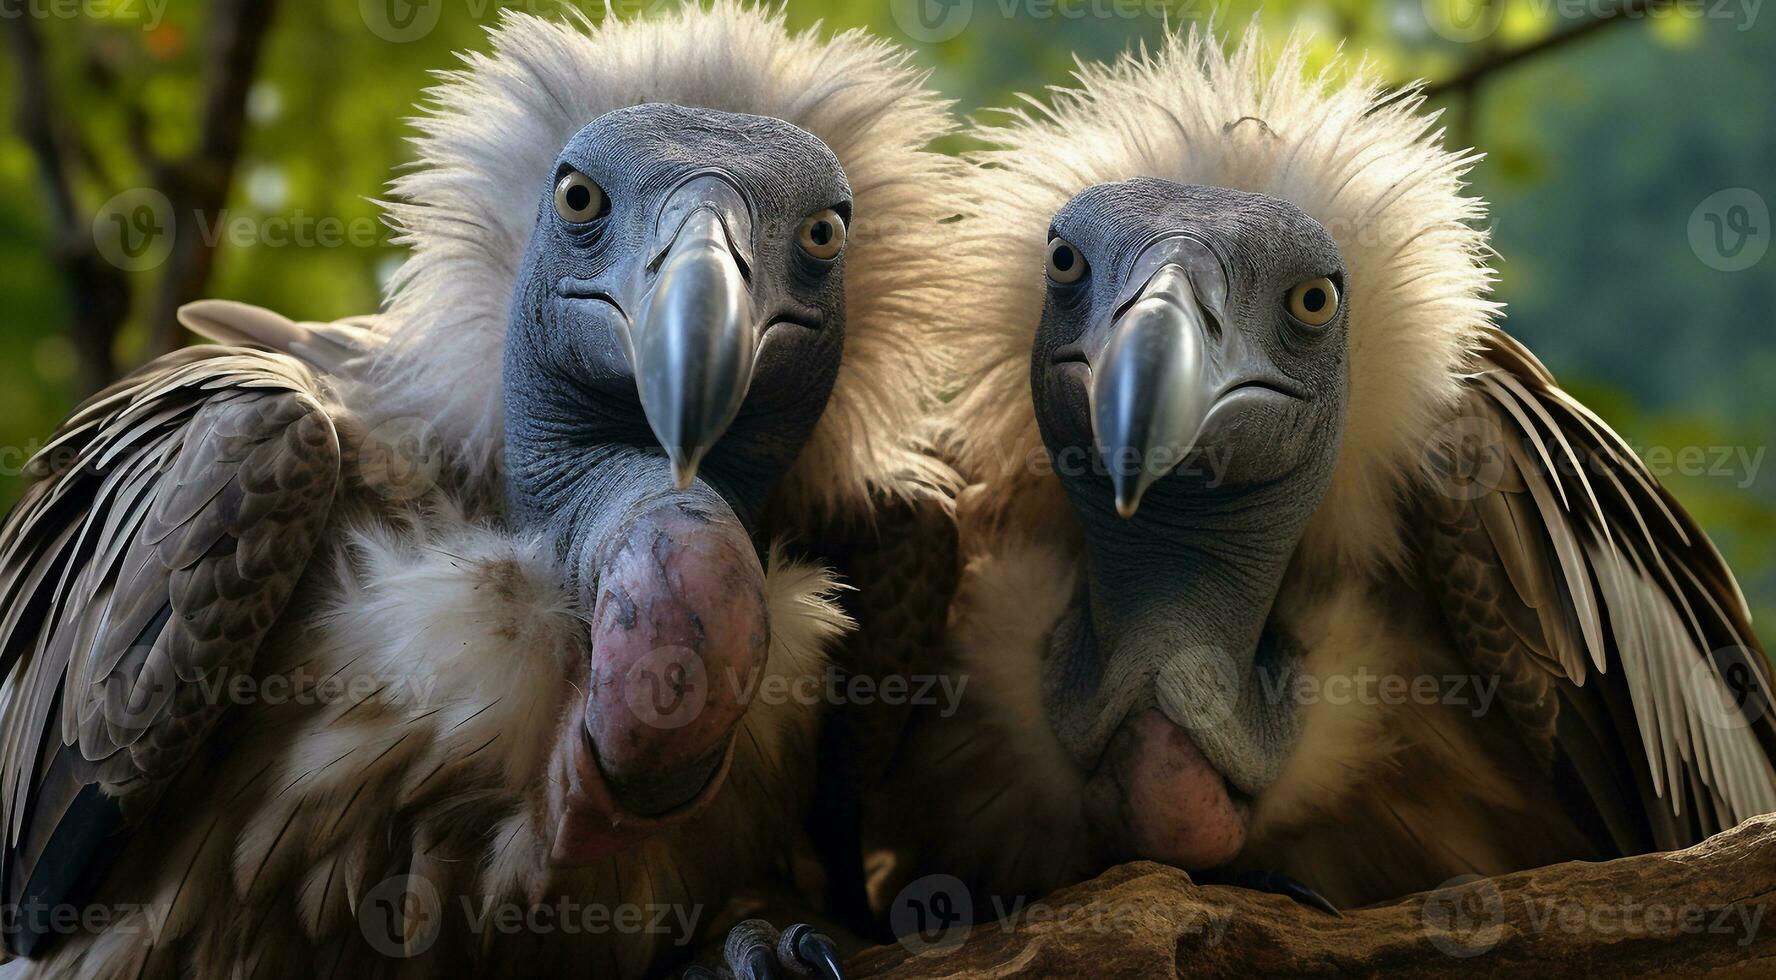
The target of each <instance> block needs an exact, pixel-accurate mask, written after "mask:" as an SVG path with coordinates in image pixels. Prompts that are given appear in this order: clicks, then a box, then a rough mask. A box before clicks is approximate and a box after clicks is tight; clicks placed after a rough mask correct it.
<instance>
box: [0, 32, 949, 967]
mask: <svg viewBox="0 0 1776 980" xmlns="http://www.w3.org/2000/svg"><path fill="white" fill-rule="evenodd" d="M417 126H418V129H419V135H418V136H417V138H416V140H415V146H416V155H417V159H416V161H415V163H414V165H413V166H412V167H411V168H410V169H408V170H406V171H405V172H403V173H402V174H401V175H399V176H398V177H397V178H396V179H395V180H394V181H393V183H392V184H391V194H390V196H391V198H392V200H391V201H390V202H389V203H388V204H387V214H388V219H389V221H390V223H391V224H392V225H393V226H394V227H395V228H396V229H397V230H398V233H399V240H400V241H401V242H402V243H403V244H405V245H406V246H407V247H408V249H409V255H408V257H407V259H406V261H405V263H404V264H403V265H402V266H401V268H400V270H399V272H398V274H397V275H396V276H395V278H394V281H393V282H392V284H391V286H390V295H389V298H388V300H387V302H386V303H385V305H384V308H383V311H382V312H380V313H378V314H375V315H372V316H368V317H363V318H358V319H355V320H350V321H342V322H338V323H296V322H293V321H291V320H289V319H286V318H284V317H282V316H280V315H277V314H275V313H272V312H269V311H265V310H260V309H256V308H253V307H249V306H244V305H241V304H234V303H227V302H223V301H206V302H202V303H198V304H194V305H192V306H190V307H188V308H187V309H186V310H185V311H184V319H185V322H186V323H187V325H189V326H190V327H192V328H193V329H195V330H197V331H199V332H200V333H203V334H205V335H207V336H209V337H210V338H212V339H215V340H218V341H220V343H218V344H211V345H199V346H194V347H189V348H186V349H184V350H181V351H178V352H176V353H173V354H170V355H167V356H165V357H162V358H161V359H159V360H157V361H154V362H152V363H151V364H149V365H148V366H146V367H144V368H142V369H141V370H139V371H137V372H135V373H134V374H132V375H130V376H129V377H127V378H125V379H123V380H122V381H120V382H118V383H117V384H115V385H113V386H111V387H110V388H108V389H106V390H104V391H102V392H100V393H99V394H97V395H95V396H94V397H92V398H91V399H90V400H88V401H87V402H86V403H85V404H83V405H82V406H81V407H79V408H78V409H77V410H76V411H75V412H74V414H73V415H72V417H70V418H69V419H68V420H67V421H66V422H65V423H64V424H63V425H62V426H61V428H60V430H59V431H58V432H57V434H56V435H55V436H54V438H53V440H52V441H51V442H50V443H49V445H48V447H47V448H46V449H45V450H44V451H43V453H42V454H41V455H40V456H39V457H37V459H36V462H35V463H34V475H35V476H36V477H37V481H36V482H35V483H34V484H33V485H32V486H31V487H30V488H29V489H28V490H27V491H26V493H25V496H24V497H23V499H22V500H21V501H20V502H19V504H18V505H17V506H16V508H15V509H14V510H13V511H12V512H11V515H10V516H9V518H8V519H7V521H6V523H5V525H4V529H3V530H0V653H3V657H4V660H3V662H0V670H3V675H4V678H5V680H4V691H3V692H0V767H3V768H0V781H3V789H4V794H3V806H0V812H3V815H4V827H5V846H4V849H3V851H0V862H3V863H0V879H3V881H4V888H5V899H4V900H5V902H6V903H7V907H8V908H9V909H18V910H20V912H21V914H20V915H19V916H16V917H13V918H9V919H8V921H7V923H6V925H7V930H6V933H5V937H4V938H5V944H6V948H7V950H8V952H9V953H10V954H11V955H12V956H14V957H17V958H15V959H14V960H13V962H12V965H11V967H10V969H12V970H13V971H15V972H18V973H21V974H24V975H42V976H82V977H182V976H200V977H220V976H238V977H245V976H253V975H262V974H265V975H303V976H322V975H328V976H331V975H339V976H380V975H390V974H400V975H402V976H410V975H417V976H431V975H458V974H459V973H461V972H467V971H473V972H479V973H485V974H488V975H502V976H505V975H511V976H533V975H546V974H547V973H550V972H562V971H568V970H571V971H572V972H574V973H577V974H580V975H585V974H587V973H590V974H591V975H596V976H600V977H610V978H623V977H639V976H644V975H652V974H655V973H657V972H659V971H661V970H663V969H667V968H670V967H671V966H672V965H673V964H675V963H676V962H678V961H680V960H683V959H685V958H687V957H688V955H689V953H690V952H691V946H692V944H693V943H694V942H699V941H701V940H703V939H705V938H709V937H711V936H712V935H718V932H717V930H718V929H719V926H718V925H717V923H716V921H715V920H716V917H717V915H718V914H720V913H721V910H722V909H723V906H724V903H725V902H726V901H727V900H728V899H729V898H730V897H731V896H732V895H733V894H734V893H735V890H736V889H738V888H742V887H745V886H747V885H748V884H749V883H752V882H755V881H757V880H760V879H769V878H772V877H773V876H778V875H781V874H783V873H785V872H786V870H793V864H792V861H791V859H790V856H791V855H793V854H795V853H797V848H800V847H805V843H806V842H805V840H802V838H803V836H804V824H803V820H804V814H805V813H806V811H807V809H808V807H809V805H810V797H811V795H812V793H813V791H814V785H815V778H814V777H815V772H814V765H815V759H816V755H817V745H816V739H817V737H818V736H817V725H818V721H819V718H818V714H819V707H818V705H817V704H816V703H814V702H811V701H809V700H808V699H805V698H794V697H785V696H782V695H781V694H778V695H773V694H772V692H773V690H774V689H779V690H780V689H781V688H782V687H783V685H784V684H786V683H790V682H795V683H800V682H802V681H807V680H815V681H818V680H819V679H820V678H821V677H822V675H823V674H824V672H825V671H826V670H827V669H828V665H829V661H830V659H831V658H833V657H838V656H842V655H843V652H844V647H843V646H842V641H843V637H844V634H845V633H846V632H847V630H849V629H850V628H851V625H852V620H851V618H850V616H849V614H848V613H847V611H846V609H845V608H844V607H842V606H841V605H840V604H839V597H838V593H839V591H840V590H841V589H842V588H846V587H853V586H862V592H864V593H867V592H868V591H869V589H868V586H867V583H863V582H853V583H851V584H850V585H849V586H842V585H841V583H840V579H839V577H838V572H837V571H836V570H835V569H834V568H832V567H829V566H828V565H827V564H825V563H823V562H822V561H820V560H819V556H817V555H813V554H812V553H811V551H810V550H809V549H808V548H807V546H806V544H805V543H806V542H808V541H812V540H816V539H820V540H831V541H840V543H841V544H842V543H843V540H842V537H843V535H842V530H843V529H845V528H859V527H867V526H870V515H871V514H872V512H873V511H875V510H876V509H877V508H887V507H890V506H897V507H901V508H903V509H906V510H908V511H909V512H912V513H919V512H921V511H920V507H919V505H918V503H917V502H919V501H928V500H930V499H931V498H932V497H933V496H934V495H935V494H937V492H938V490H939V489H940V488H941V487H942V486H944V485H945V481H946V479H947V476H946V471H945V470H944V469H943V467H942V466H941V464H939V463H937V462H936V461H935V460H934V459H933V458H932V457H931V456H930V455H929V454H928V453H926V452H923V451H921V450H920V449H919V447H918V446H917V445H916V444H915V443H914V442H913V441H912V438H911V437H912V434H913V433H915V432H916V431H917V430H918V426H917V422H918V420H919V419H920V418H921V417H922V416H923V414H924V413H925V412H926V410H927V407H928V405H929V404H930V398H931V396H930V393H929V388H928V381H929V380H930V379H932V378H935V377H936V376H937V375H936V373H935V372H934V370H933V364H934V361H933V360H932V358H933V357H934V356H935V352H936V350H937V347H936V345H934V344H932V343H930V342H928V341H927V340H926V338H925V333H926V331H927V330H928V328H929V323H930V320H929V318H927V317H925V316H923V315H922V311H926V310H930V309H933V308H936V307H937V306H939V305H941V303H942V302H944V301H946V299H947V297H948V296H949V295H950V294H951V293H952V292H953V291H954V290H953V288H951V287H950V286H947V285H946V284H947V283H951V282H953V278H952V276H951V274H950V272H949V268H948V266H947V264H946V263H945V261H944V255H943V250H942V249H941V248H939V247H937V246H936V245H935V244H934V243H935V242H936V241H938V240H940V236H941V235H942V234H943V232H942V229H941V228H940V223H941V222H943V221H944V219H946V218H948V217H949V216H951V215H953V214H954V213H956V210H957V205H956V204H955V203H954V202H951V201H948V200H947V199H946V197H945V195H946V193H949V191H947V190H946V188H949V187H951V186H953V184H954V181H953V176H954V174H955V172H956V170H957V169H958V167H959V164H958V163H957V162H955V161H954V160H953V159H952V158H949V157H946V156H944V155H942V154H939V153H937V152H934V151H932V150H930V149H929V147H928V145H929V144H930V143H931V141H932V140H934V139H937V138H939V137H943V136H945V135H947V134H949V133H951V132H952V131H953V130H954V129H955V128H957V127H956V124H955V123H954V122H953V121H952V118H951V116H950V115H949V111H948V103H947V102H946V101H944V100H943V99H941V98H939V97H938V96H937V95H936V94H935V93H933V92H932V91H931V90H929V89H928V88H927V87H926V85H925V82H924V76H923V75H922V74H921V73H920V72H919V71H918V70H917V69H916V68H915V67H913V66H912V65H910V64H909V61H908V56H907V54H906V53H905V52H904V51H901V50H899V49H897V48H895V47H893V46H891V45H889V44H887V43H884V42H881V41H879V40H875V39H872V38H870V37H869V36H867V35H865V34H862V33H859V32H848V33H842V34H837V35H834V36H830V37H826V36H822V35H821V34H819V33H818V32H817V31H810V32H807V33H791V32H790V31H789V30H788V29H787V28H786V27H785V24H784V22H783V19H782V16H781V14H777V13H771V12H768V11H760V10H757V9H754V8H751V7H748V6H745V5H742V4H739V3H733V2H728V0H715V2H713V3H711V4H708V5H689V6H687V7H686V8H684V9H682V10H679V11H676V12H672V13H670V14H667V15H665V16H662V17H659V18H657V19H651V20H628V21H624V20H619V19H616V18H614V17H612V18H607V19H605V20H604V21H603V22H602V23H598V24H594V23H593V22H591V21H590V20H587V19H585V18H579V19H573V20H567V21H562V22H556V21H551V20H545V19H541V18H536V17H531V16H526V15H521V14H509V15H506V16H505V17H504V19H502V21H501V22H500V24H499V25H497V26H496V27H495V28H494V29H492V30H490V51H489V52H488V53H484V54H483V53H474V54H467V55H464V56H463V63H462V65H461V66H460V67H459V68H458V69H457V70H454V71H449V72H444V73H442V74H441V75H440V80H439V82H438V83H437V85H436V87H434V88H432V89H431V90H430V91H429V94H428V96H427V101H426V104H425V106H424V112H423V115H422V117H421V118H420V119H419V120H418V121H417ZM940 509H941V508H940ZM835 529H836V530H835ZM872 540H873V539H868V538H867V536H866V537H864V538H860V539H859V542H861V543H858V542H853V543H852V544H851V545H850V549H851V550H850V551H849V552H847V554H846V559H847V560H848V561H852V562H863V561H865V560H866V559H867V558H868V556H869V555H870V553H871V549H872V547H874V545H872V543H871V541H872ZM798 547H799V548H801V549H802V550H801V551H797V550H795V549H797V548H798ZM860 605H862V606H867V605H868V603H861V604H860ZM774 685H775V688H774ZM68 913H72V915H69V914H68ZM751 926H752V927H751V928H750V929H749V930H747V931H746V932H745V935H741V930H736V932H735V935H739V936H740V938H741V939H742V940H743V941H741V942H739V943H735V942H730V943H729V944H728V951H729V954H730V955H729V963H730V965H731V966H732V967H733V968H734V970H735V971H736V972H738V973H740V974H741V975H742V976H766V975H772V974H773V973H774V972H776V971H779V970H780V969H781V968H783V967H784V966H785V965H787V966H789V967H793V968H796V969H804V968H805V969H807V970H811V971H813V975H819V976H828V977H836V975H837V971H838V967H837V964H836V962H834V959H833V955H834V954H833V949H832V943H831V941H830V940H827V939H825V938H824V937H822V936H819V935H818V934H813V935H811V934H810V933H809V930H808V929H806V928H798V929H796V930H793V931H792V930H786V931H785V932H784V934H783V936H782V937H777V936H776V934H775V931H774V930H771V929H770V928H769V927H768V926H767V925H763V924H758V923H753V924H751ZM773 941H775V943H776V945H773ZM779 956H781V962H779V961H778V957H779Z"/></svg>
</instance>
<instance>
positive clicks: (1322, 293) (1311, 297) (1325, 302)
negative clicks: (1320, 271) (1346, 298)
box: [1285, 276, 1338, 327]
mask: <svg viewBox="0 0 1776 980" xmlns="http://www.w3.org/2000/svg"><path fill="white" fill-rule="evenodd" d="M1285 303H1286V305H1287V306H1288V307H1289V315H1290V316H1292V317H1294V318H1295V319H1297V320H1300V321H1301V322H1302V323H1305V324H1307V325H1308V326H1310V327H1323V326H1325V325H1326V324H1327V323H1330V322H1331V320H1332V317H1333V315H1334V314H1336V313H1337V312H1338V287H1337V286H1335V285H1333V284H1332V280H1330V279H1327V278H1326V277H1325V276H1321V277H1319V278H1318V279H1309V280H1307V281H1306V282H1298V283H1296V284H1295V287H1294V288H1293V289H1290V290H1289V296H1288V299H1287V300H1286V301H1285Z"/></svg>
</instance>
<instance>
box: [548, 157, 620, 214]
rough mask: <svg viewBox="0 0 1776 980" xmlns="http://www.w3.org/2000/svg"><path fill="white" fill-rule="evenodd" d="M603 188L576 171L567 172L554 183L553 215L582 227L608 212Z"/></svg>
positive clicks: (607, 202)
mask: <svg viewBox="0 0 1776 980" xmlns="http://www.w3.org/2000/svg"><path fill="white" fill-rule="evenodd" d="M609 203H610V202H609V201H608V200H607V199H606V198H605V196H604V188H602V187H599V186H598V185H597V184H595V183H593V182H592V178H590V177H588V176H586V175H585V174H583V173H580V172H579V171H578V170H569V171H568V172H567V173H565V174H562V175H561V179H560V180H559V181H556V183H555V213H556V214H559V215H561V219H562V220H563V221H570V222H572V223H574V224H576V225H583V224H585V223H586V222H588V221H591V220H592V219H593V218H596V217H598V216H599V215H601V214H603V213H604V212H605V211H607V210H609V207H608V205H609Z"/></svg>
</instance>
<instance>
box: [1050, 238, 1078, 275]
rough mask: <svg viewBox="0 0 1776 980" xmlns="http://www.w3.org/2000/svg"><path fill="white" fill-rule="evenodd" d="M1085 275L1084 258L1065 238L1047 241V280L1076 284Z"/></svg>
mask: <svg viewBox="0 0 1776 980" xmlns="http://www.w3.org/2000/svg"><path fill="white" fill-rule="evenodd" d="M1083 275H1085V256H1083V255H1080V254H1079V249H1076V248H1074V247H1073V243H1072V242H1069V241H1067V240H1066V239H1065V238H1050V239H1049V240H1048V278H1050V279H1053V280H1054V281H1055V282H1058V283H1069V282H1078V281H1079V277H1080V276H1083Z"/></svg>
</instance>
